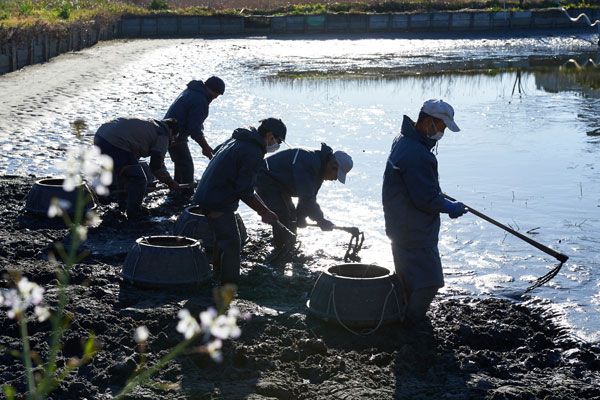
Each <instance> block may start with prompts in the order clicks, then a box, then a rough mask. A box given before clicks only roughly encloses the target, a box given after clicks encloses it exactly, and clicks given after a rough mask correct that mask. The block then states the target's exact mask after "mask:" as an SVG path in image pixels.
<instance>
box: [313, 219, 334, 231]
mask: <svg viewBox="0 0 600 400" xmlns="http://www.w3.org/2000/svg"><path fill="white" fill-rule="evenodd" d="M317 225H318V226H319V228H321V230H322V231H332V230H333V227H334V226H335V224H334V223H333V222H331V221H329V220H327V219H325V218H323V219H322V220H320V221H318V222H317Z"/></svg>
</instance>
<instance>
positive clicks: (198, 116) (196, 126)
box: [188, 103, 213, 160]
mask: <svg viewBox="0 0 600 400" xmlns="http://www.w3.org/2000/svg"><path fill="white" fill-rule="evenodd" d="M207 117H208V104H205V103H202V104H195V105H194V107H192V108H191V109H190V111H189V112H188V130H189V133H190V137H191V138H192V139H194V141H195V142H196V143H198V144H199V145H200V147H201V148H202V154H203V155H204V156H205V157H207V158H208V159H209V160H210V159H211V158H212V156H213V149H212V148H211V147H210V146H209V144H208V142H207V141H206V139H205V138H204V120H205V119H206V118H207Z"/></svg>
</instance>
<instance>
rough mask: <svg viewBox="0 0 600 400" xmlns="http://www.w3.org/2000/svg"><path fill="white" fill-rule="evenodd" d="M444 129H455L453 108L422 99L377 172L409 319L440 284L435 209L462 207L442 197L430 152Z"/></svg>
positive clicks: (452, 212)
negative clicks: (380, 172)
mask: <svg viewBox="0 0 600 400" xmlns="http://www.w3.org/2000/svg"><path fill="white" fill-rule="evenodd" d="M446 128H448V129H450V130H451V131H453V132H458V131H459V130H460V129H459V128H458V126H457V125H456V123H455V122H454V109H453V108H452V106H451V105H450V104H448V103H446V102H444V101H442V100H437V99H432V100H427V101H426V102H425V103H424V104H423V107H422V108H421V112H420V113H419V118H418V120H417V122H416V123H415V122H413V121H412V120H411V119H410V118H409V117H407V116H406V115H405V116H404V121H403V123H402V131H401V134H400V135H398V136H397V137H396V138H395V139H394V143H393V144H392V150H391V152H390V156H389V158H388V160H387V166H386V169H385V173H384V177H383V190H382V198H383V212H384V216H385V228H386V233H387V235H388V237H389V238H390V239H391V241H392V253H393V256H394V265H395V268H396V273H397V274H398V277H399V278H400V279H401V281H402V283H403V285H404V289H405V291H406V294H407V299H408V307H407V312H406V320H407V322H408V323H409V324H414V323H418V322H419V321H422V320H423V319H424V318H425V313H426V312H427V310H428V309H429V305H430V304H431V302H432V300H433V298H434V297H435V295H436V293H437V291H438V290H439V288H441V287H442V286H444V275H443V271H442V264H441V261H440V255H439V252H438V248H437V246H438V237H439V232H440V213H446V214H448V215H449V216H450V218H458V217H460V216H461V215H463V214H464V213H465V212H466V208H465V205H464V204H462V203H460V202H452V201H449V200H447V199H446V198H445V197H444V196H443V194H442V191H441V189H440V184H439V179H438V169H437V165H438V164H437V159H436V157H435V155H434V154H433V153H432V152H431V149H432V148H433V147H434V146H435V145H436V144H437V143H438V141H439V140H440V139H441V138H442V136H444V130H445V129H446Z"/></svg>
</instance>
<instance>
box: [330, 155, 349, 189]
mask: <svg viewBox="0 0 600 400" xmlns="http://www.w3.org/2000/svg"><path fill="white" fill-rule="evenodd" d="M333 156H334V157H335V160H336V161H337V164H338V176H337V178H338V181H340V182H342V183H346V174H348V172H350V170H351V169H352V166H353V165H354V163H353V162H352V157H350V155H349V154H348V153H346V152H343V151H336V152H335V153H333Z"/></svg>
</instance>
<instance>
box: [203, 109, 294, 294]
mask: <svg viewBox="0 0 600 400" xmlns="http://www.w3.org/2000/svg"><path fill="white" fill-rule="evenodd" d="M286 132H287V128H286V126H285V124H284V123H283V122H282V121H281V120H280V119H277V118H267V119H264V120H262V121H261V124H260V125H259V127H258V129H256V128H254V127H249V128H238V129H236V130H235V131H234V132H233V135H232V136H231V138H230V139H228V140H227V141H225V142H224V143H222V144H220V145H219V146H218V147H216V148H215V152H214V157H213V158H212V160H210V162H209V163H208V166H207V167H206V170H205V171H204V174H202V178H201V179H200V182H199V183H198V187H197V188H196V193H195V194H194V198H193V200H192V203H193V204H195V205H197V206H199V207H200V208H201V210H202V211H203V213H204V215H206V216H207V217H208V222H209V224H210V226H211V227H212V228H213V230H214V232H215V236H216V248H217V249H216V251H217V252H218V253H217V254H218V256H217V257H216V260H215V264H217V265H215V269H216V270H218V271H219V272H220V279H221V283H223V284H225V283H237V282H238V280H239V275H240V249H241V245H240V234H239V230H238V226H237V220H236V218H235V211H236V210H237V208H238V205H239V201H240V200H242V201H243V202H244V203H246V204H247V205H248V206H249V207H250V208H252V209H253V210H254V211H256V212H257V213H258V214H259V215H260V216H261V218H262V221H263V222H264V223H267V224H270V225H274V224H276V223H277V222H278V218H277V214H275V213H274V212H273V211H271V210H270V209H269V208H268V207H267V206H265V204H264V203H263V201H262V200H261V198H260V197H259V196H258V195H257V194H255V193H254V187H253V185H254V179H255V176H256V173H257V171H258V169H259V168H260V166H261V164H262V161H263V158H264V156H265V154H266V153H268V152H274V151H276V150H277V149H278V148H279V145H280V144H281V142H283V141H284V140H285V136H286Z"/></svg>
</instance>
